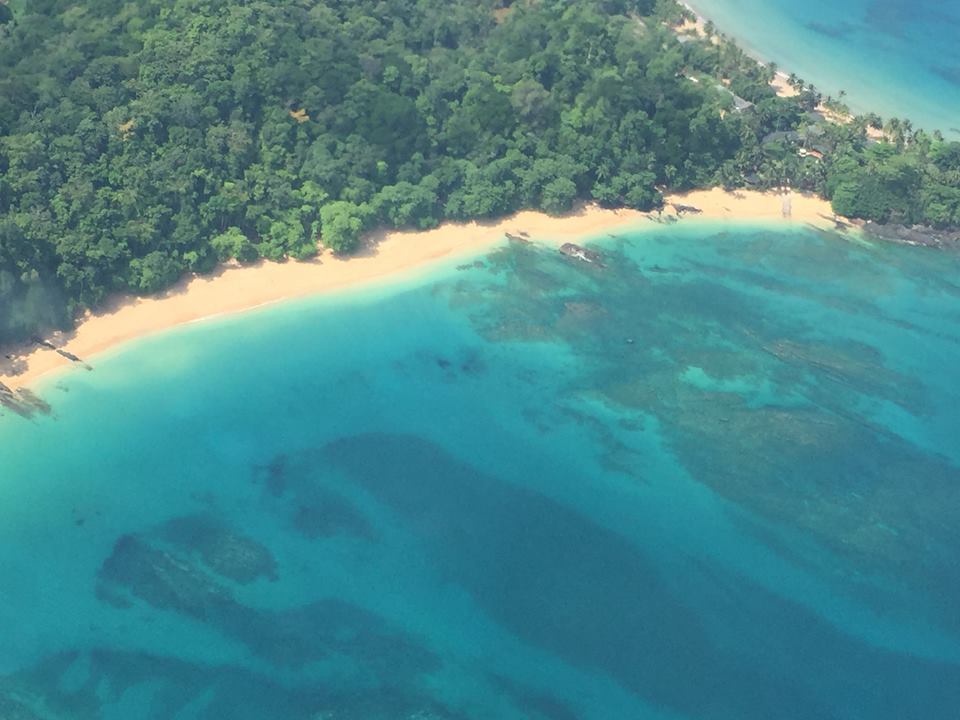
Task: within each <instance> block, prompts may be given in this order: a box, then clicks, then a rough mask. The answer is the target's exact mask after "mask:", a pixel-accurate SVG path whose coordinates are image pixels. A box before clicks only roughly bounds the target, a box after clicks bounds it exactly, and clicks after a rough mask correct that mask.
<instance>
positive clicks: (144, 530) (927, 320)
mask: <svg viewBox="0 0 960 720" xmlns="http://www.w3.org/2000/svg"><path fill="white" fill-rule="evenodd" d="M598 245H599V246H600V247H601V248H602V249H603V250H604V251H605V252H606V253H607V258H608V267H607V268H606V269H598V268H594V267H590V266H587V265H584V264H576V263H573V264H571V263H570V262H568V261H567V260H566V259H564V258H562V257H561V256H559V255H558V254H557V253H555V252H551V251H548V250H543V249H538V248H537V247H535V246H527V245H514V246H509V247H506V248H503V249H501V250H498V251H496V252H494V253H491V254H490V255H488V256H486V257H483V258H481V259H479V261H478V263H477V264H475V265H473V264H468V266H462V267H460V268H454V267H452V266H451V267H447V268H442V269H440V270H438V271H437V272H436V273H434V274H433V275H431V276H429V277H427V278H424V279H420V280H418V281H416V282H411V283H408V284H406V285H400V286H395V287H392V288H380V289H375V290H368V291H364V292H355V293H352V294H345V295H339V296H337V297H330V298H321V299H314V300H310V301H306V302H297V303H292V304H288V305H284V306H279V307H273V308H268V309H265V310H262V311H258V312H255V313H250V314H247V315H243V316H238V317H234V318H229V319H221V320H219V321H215V322H206V323H199V324H194V325H192V326H189V327H186V328H182V329H179V330H176V331H173V332H169V333H166V334H163V335H159V336H155V337H152V338H147V339H145V340H142V341H140V342H138V343H135V344H132V345H129V346H127V347H125V348H124V349H122V350H120V351H118V352H114V353H111V354H110V355H108V356H105V357H102V358H100V359H99V361H98V362H97V363H96V369H95V370H94V371H93V372H89V373H88V372H83V371H79V372H75V373H71V374H68V375H64V376H61V377H60V378H58V379H56V380H53V381H51V382H49V383H48V384H47V386H46V387H45V388H44V391H43V394H44V397H45V398H46V399H48V400H49V401H50V402H51V403H52V405H53V408H54V411H53V414H52V415H51V416H35V417H34V418H32V419H30V420H24V419H23V418H20V417H15V416H4V417H0V578H2V581H0V622H2V625H3V628H4V642H3V643H2V645H0V716H3V717H7V716H12V717H17V718H20V717H23V718H44V719H48V718H58V719H59V718H80V719H86V718H104V719H105V720H113V719H114V718H116V719H117V720H120V719H121V718H123V719H124V720H127V719H129V718H151V719H152V718H157V719H158V720H159V719H160V718H163V719H165V720H166V719H168V718H174V719H176V720H186V719H188V718H189V719H193V718H210V719H214V718H217V719H219V718H227V717H229V718H239V719H241V720H242V719H244V718H251V719H253V718H257V719H263V718H289V719H292V720H298V719H300V718H303V719H304V720H307V719H311V720H312V719H314V718H338V719H339V718H358V719H359V718H364V719H376V718H490V717H497V718H535V719H537V720H570V719H572V718H584V719H588V718H589V719H596V720H601V719H609V718H691V719H692V718H697V719H701V718H703V719H708V718H709V719H711V720H713V719H714V718H730V719H731V720H733V719H734V718H736V719H738V720H752V719H753V718H757V719H758V720H759V719H760V718H770V717H777V718H797V719H798V720H799V719H800V718H804V719H807V718H870V719H871V720H884V719H885V718H890V719H891V720H892V719H893V718H897V719H898V720H899V719H902V718H921V717H922V718H940V717H951V716H952V713H954V712H955V708H956V707H957V704H958V702H960V617H958V615H957V613H956V604H957V601H958V599H960V570H958V568H957V563H956V557H957V554H958V551H960V523H958V522H957V521H958V517H960V471H958V465H960V440H958V438H957V436H956V428H957V427H960V386H958V383H957V381H956V377H957V376H956V372H955V368H956V367H957V366H958V361H960V283H958V282H957V280H956V278H957V277H958V270H960V262H958V260H957V258H955V257H953V256H949V255H945V254H942V253H937V252H932V251H928V250H924V249H904V248H898V247H888V246H873V245H869V244H863V243H859V242H854V241H853V240H852V239H847V238H843V237H840V236H833V235H825V234H820V233H816V232H813V231H795V232H783V231H776V232H775V231H770V230H765V229H763V228H757V227H755V228H743V229H741V230H738V231H736V232H729V231H727V232H721V231H719V230H717V229H711V227H710V226H708V225H688V226H683V227H679V228H671V229H664V230H662V231H661V230H660V229H659V228H656V229H653V230H650V229H645V230H644V232H638V233H635V234H631V235H623V236H620V237H607V238H604V239H602V240H600V241H599V242H598ZM16 713H20V714H19V715H17V714H16Z"/></svg>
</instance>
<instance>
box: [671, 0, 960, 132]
mask: <svg viewBox="0 0 960 720" xmlns="http://www.w3.org/2000/svg"><path fill="white" fill-rule="evenodd" d="M688 4H689V5H690V6H692V7H694V8H695V9H696V10H697V12H699V13H701V14H703V15H704V16H706V17H708V18H710V19H711V20H713V21H714V24H715V25H716V26H717V28H718V29H719V30H720V31H721V32H723V33H725V34H727V35H729V36H730V37H732V38H735V39H736V40H737V41H738V42H740V44H741V45H742V46H743V47H744V48H745V49H749V50H751V51H753V53H754V54H756V55H757V56H759V57H761V58H763V59H765V60H772V61H773V62H775V63H777V65H778V66H779V67H780V68H781V69H782V70H783V71H784V72H787V73H791V72H793V73H796V74H797V75H799V76H800V77H802V78H803V79H804V80H806V81H807V82H812V83H813V84H814V85H816V87H817V88H818V89H819V90H820V91H821V92H823V93H824V94H829V95H832V96H833V97H837V96H838V94H839V93H840V91H841V90H845V91H846V93H847V94H846V97H845V98H844V102H846V103H847V104H848V105H849V106H850V107H851V109H852V110H853V111H854V112H859V113H864V112H876V113H878V114H879V115H881V117H883V118H884V119H885V120H886V119H887V118H890V117H899V118H908V119H909V120H910V121H911V122H912V123H913V125H914V127H922V128H924V129H926V130H928V131H933V130H940V131H941V132H943V134H944V136H946V137H948V138H951V139H955V140H960V43H958V42H957V38H958V37H960V2H958V0H807V1H806V2H795V0H693V2H691V3H688Z"/></svg>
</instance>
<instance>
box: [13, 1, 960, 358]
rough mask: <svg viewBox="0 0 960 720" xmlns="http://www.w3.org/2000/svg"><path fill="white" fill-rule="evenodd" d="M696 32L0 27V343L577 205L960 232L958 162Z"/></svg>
mask: <svg viewBox="0 0 960 720" xmlns="http://www.w3.org/2000/svg"><path fill="white" fill-rule="evenodd" d="M683 12H684V11H683V10H682V9H681V8H680V7H679V6H678V5H677V4H676V3H674V2H673V0H539V1H537V2H532V1H527V0H515V1H514V2H504V0H231V2H224V1H223V0H172V1H171V0H162V1H161V0H87V1H86V2H84V3H77V2H76V1H75V0H31V1H30V2H29V3H23V2H19V0H10V2H9V3H8V4H0V342H7V341H12V340H18V339H23V338H27V337H29V336H30V335H31V334H33V333H35V332H37V331H38V330H40V329H44V328H52V327H65V326H69V324H70V323H71V322H72V320H73V319H74V318H75V317H76V316H77V315H78V313H80V312H82V311H83V310H85V309H87V308H92V307H96V306H97V304H98V303H100V302H101V301H103V300H104V298H105V297H107V296H108V295H109V294H111V293H115V292H133V293H153V292H157V291H159V290H162V289H163V288H166V287H168V286H170V285H171V284H172V283H174V282H175V281H176V280H177V279H178V278H179V277H181V276H182V275H183V274H184V273H185V272H201V273H202V272H207V271H210V270H212V269H213V268H214V267H215V266H216V265H217V264H218V263H219V262H221V261H224V260H227V259H230V258H234V259H236V260H238V261H240V262H252V261H255V260H257V259H258V258H268V259H271V260H283V259H286V258H293V259H302V258H306V257H309V256H311V255H313V254H315V253H316V252H317V247H318V243H321V244H322V245H323V246H325V247H328V248H331V249H332V250H334V251H336V252H340V253H349V252H350V251H351V250H352V249H353V248H354V247H355V245H356V243H357V241H358V239H359V238H360V236H361V235H362V233H363V232H365V231H366V230H368V229H371V228H374V227H384V226H386V227H391V228H429V227H432V226H435V225H437V224H438V223H440V222H443V221H445V220H466V219H475V218H489V217H495V216H502V215H505V214H508V213H510V212H512V211H515V210H517V209H520V208H536V209H540V210H543V211H545V212H548V213H562V212H564V211H566V210H568V209H569V208H570V207H571V206H572V204H573V203H574V202H575V201H577V200H592V201H595V202H598V203H600V204H602V205H604V206H610V207H632V208H639V209H652V208H655V207H657V206H658V205H659V204H660V203H661V199H662V198H661V192H662V191H666V190H667V189H669V190H684V189H690V188H695V187H704V186H713V185H718V184H720V185H724V186H726V187H730V188H735V187H741V186H744V185H750V186H754V187H761V188H764V187H772V186H777V185H781V184H788V183H789V184H791V185H792V186H794V187H799V188H804V189H808V190H812V191H815V192H818V193H820V194H822V195H825V196H826V197H828V198H831V199H832V201H833V204H834V208H835V209H836V210H837V211H838V212H840V213H842V214H844V215H848V216H851V217H861V218H866V219H873V220H876V221H879V222H903V223H927V224H931V225H936V226H938V227H944V226H952V225H960V143H957V142H947V141H945V140H944V139H943V138H942V136H940V135H939V133H933V134H927V133H925V132H924V131H913V130H912V128H910V127H909V124H908V123H905V122H900V121H897V122H896V124H895V125H890V124H888V126H887V128H886V130H888V131H889V132H885V135H884V140H883V141H882V142H870V141H868V138H867V135H866V130H867V128H868V126H870V125H873V126H876V125H878V124H879V123H880V122H881V121H880V120H879V118H875V117H872V116H867V117H864V118H857V119H856V120H855V121H854V122H851V123H848V124H845V125H837V124H830V123H818V122H816V121H815V120H813V119H812V116H811V111H812V110H813V109H814V107H815V106H816V105H817V104H818V103H819V102H821V101H822V98H820V97H819V95H818V94H817V93H816V90H815V89H814V88H811V87H808V86H801V89H802V92H800V94H799V95H798V96H797V97H795V98H779V97H777V96H776V95H775V93H774V92H773V90H772V89H771V87H770V85H769V81H770V80H771V79H772V73H773V68H772V67H767V66H762V65H760V64H758V63H757V62H755V61H754V60H752V59H750V58H749V57H747V56H746V55H745V54H744V53H743V52H742V51H741V50H740V49H739V48H737V47H736V46H735V45H734V44H732V43H729V42H726V41H718V42H710V41H707V40H697V41H694V42H681V40H680V38H678V36H677V34H676V33H675V32H674V30H673V26H674V25H675V24H676V23H677V22H678V21H679V20H680V19H681V15H682V13H683ZM711 79H712V80H711ZM694 80H696V81H694ZM704 80H708V81H704ZM734 93H736V95H734ZM738 97H739V98H742V99H744V100H746V101H748V103H747V104H751V106H750V107H749V109H747V110H743V109H738V107H737V106H736V102H735V100H736V99H737V98H738ZM808 146H810V147H816V148H819V150H818V155H819V157H813V156H811V155H806V154H805V153H798V149H806V147H808Z"/></svg>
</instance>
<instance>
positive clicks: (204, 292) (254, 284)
mask: <svg viewBox="0 0 960 720" xmlns="http://www.w3.org/2000/svg"><path fill="white" fill-rule="evenodd" d="M665 201H666V204H665V210H664V215H669V214H674V213H675V210H674V208H673V207H672V206H673V205H674V204H678V205H689V206H693V207H696V208H698V209H699V210H701V211H702V213H700V214H691V213H684V215H683V219H682V220H681V222H682V223H689V222H697V221H704V220H706V221H711V222H714V221H730V222H732V223H736V222H776V223H793V224H800V225H814V226H816V227H820V228H832V227H834V221H833V212H832V210H831V208H830V204H829V202H827V201H826V200H822V199H820V198H816V197H813V196H809V195H800V194H797V193H792V194H791V196H790V203H789V204H790V209H791V213H790V216H789V217H787V218H785V217H784V216H783V210H784V202H783V198H782V196H780V195H778V194H775V193H760V192H756V191H740V192H736V193H728V192H725V191H723V190H720V189H714V190H701V191H695V192H691V193H688V194H685V195H673V196H667V197H666V198H665ZM656 217H657V214H656V213H644V212H640V211H636V210H606V209H603V208H600V207H597V206H595V205H586V206H584V207H581V208H580V209H578V210H576V211H574V212H573V213H570V214H569V215H566V216H563V217H550V216H548V215H545V214H543V213H539V212H532V211H523V212H519V213H517V214H516V215H513V216H511V217H508V218H506V219H503V220H499V221H493V222H489V223H477V222H471V223H462V224H461V223H447V224H444V225H442V226H440V227H438V228H436V229H433V230H428V231H425V232H408V231H404V232H380V233H374V234H372V235H370V236H369V237H368V238H366V239H365V242H364V246H363V248H362V249H361V250H360V252H359V253H357V254H356V255H354V256H352V257H348V258H339V257H336V256H334V255H332V254H331V253H329V252H323V253H322V254H321V255H320V256H319V257H318V258H316V259H314V260H312V261H308V262H292V261H291V262H285V263H273V262H266V261H262V262H259V263H256V264H253V265H248V266H242V267H241V266H238V265H235V264H231V265H226V266H224V267H222V268H220V269H219V270H218V271H216V272H215V273H213V274H211V275H206V276H191V277H187V278H184V279H183V280H181V281H180V282H179V283H178V284H177V285H176V286H174V287H173V288H172V289H170V290H169V291H167V292H165V293H163V294H162V295H159V296H156V297H148V298H137V297H131V296H120V297H117V298H115V299H113V300H112V301H111V302H110V303H108V304H107V305H106V306H105V307H104V308H102V309H100V310H99V311H98V312H96V313H89V314H88V315H87V316H86V317H85V318H83V319H82V320H81V321H80V322H78V324H77V328H76V329H75V330H73V331H69V332H65V333H54V334H53V335H52V336H50V337H48V338H47V339H48V340H49V341H50V342H51V343H52V344H54V345H56V346H57V347H59V348H62V349H64V350H66V351H69V352H70V353H73V354H74V355H76V356H79V357H80V358H82V359H83V360H85V361H93V360H94V359H95V356H96V355H97V353H100V352H103V351H104V350H107V349H109V348H112V347H114V346H116V345H119V344H121V343H124V342H126V341H129V340H133V339H135V338H139V337H142V336H145V335H149V334H152V333H155V332H159V331H162V330H165V329H167V328H171V327H175V326H177V325H181V324H184V323H188V322H195V321H198V320H202V319H205V318H212V317H216V316H219V315H224V314H229V313H237V312H242V311H244V310H250V309H253V308H257V307H261V306H263V305H267V304H271V303H275V302H279V301H282V300H287V299H293V298H300V297H305V296H309V295H315V294H319V293H326V292H332V291H336V290H342V289H345V288H350V287H355V286H358V285H361V284H366V283H373V282H377V281H383V280H387V279H391V278H397V277H399V276H402V275H403V274H404V273H408V272H412V271H416V270H419V269H423V268H427V267H429V266H430V265H431V264H433V263H436V262H438V261H441V260H446V259H451V258H456V257H457V256H467V255H470V254H475V253H477V252H482V251H483V250H485V249H487V248H492V247H494V246H496V245H497V244H498V243H502V242H505V241H506V234H507V233H512V234H516V235H519V234H521V233H523V234H525V235H524V237H529V238H530V240H531V241H534V242H539V243H544V244H546V245H550V246H554V247H557V246H559V245H560V244H562V243H564V242H568V241H572V240H577V239H580V240H583V239H589V238H590V237H591V236H594V235H598V234H601V233H604V232H609V231H611V230H614V229H617V228H627V227H629V226H631V225H632V226H639V225H640V223H643V224H642V227H644V228H656V227H657V225H655V224H652V223H650V222H649V220H650V219H651V218H656ZM3 355H4V357H2V358H0V382H2V383H4V384H6V385H7V386H9V387H11V388H14V389H16V388H27V387H29V386H31V385H32V384H33V383H35V382H36V381H37V380H38V379H39V378H41V377H43V376H45V375H47V374H49V373H51V372H53V371H56V370H60V369H63V368H65V367H69V366H71V365H72V363H71V362H70V361H69V360H67V359H66V358H64V357H63V356H61V355H60V354H58V353H57V352H56V351H54V350H53V349H50V348H46V347H41V346H38V345H30V346H21V347H13V348H6V349H4V351H3ZM7 355H9V357H6V356H7Z"/></svg>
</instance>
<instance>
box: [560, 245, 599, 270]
mask: <svg viewBox="0 0 960 720" xmlns="http://www.w3.org/2000/svg"><path fill="white" fill-rule="evenodd" d="M560 252H561V253H562V254H563V255H566V256H567V257H569V258H573V259H574V260H580V261H582V262H585V263H590V264H592V265H598V266H600V267H605V266H604V264H603V255H601V254H600V253H598V252H597V251H596V250H590V249H589V248H585V247H582V246H581V245H577V244H576V243H564V244H563V245H561V246H560Z"/></svg>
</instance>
